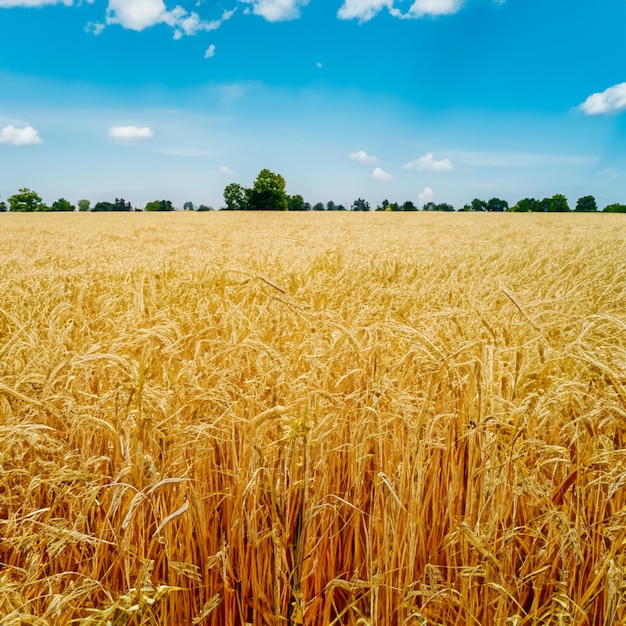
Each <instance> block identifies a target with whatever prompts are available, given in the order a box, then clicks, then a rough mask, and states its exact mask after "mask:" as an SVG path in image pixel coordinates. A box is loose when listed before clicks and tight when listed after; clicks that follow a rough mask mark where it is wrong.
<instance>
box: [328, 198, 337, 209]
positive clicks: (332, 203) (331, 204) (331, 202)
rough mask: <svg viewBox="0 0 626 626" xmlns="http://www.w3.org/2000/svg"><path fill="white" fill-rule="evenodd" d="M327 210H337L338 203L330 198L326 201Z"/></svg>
mask: <svg viewBox="0 0 626 626" xmlns="http://www.w3.org/2000/svg"><path fill="white" fill-rule="evenodd" d="M326 210H327V211H336V210H337V205H336V204H335V203H334V202H333V201H332V200H329V201H328V202H327V203H326Z"/></svg>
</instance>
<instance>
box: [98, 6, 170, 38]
mask: <svg viewBox="0 0 626 626" xmlns="http://www.w3.org/2000/svg"><path fill="white" fill-rule="evenodd" d="M166 14H167V9H166V7H165V3H164V2H163V0H109V6H108V8H107V18H106V19H107V24H119V25H120V26H122V27H124V28H128V29H130V30H137V31H140V30H144V28H148V27H149V26H154V25H155V24H160V23H162V22H164V21H165V18H166Z"/></svg>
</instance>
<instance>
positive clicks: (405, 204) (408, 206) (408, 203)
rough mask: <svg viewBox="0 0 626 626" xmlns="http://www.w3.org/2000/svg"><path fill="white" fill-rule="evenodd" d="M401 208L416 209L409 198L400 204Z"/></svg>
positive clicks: (405, 209)
mask: <svg viewBox="0 0 626 626" xmlns="http://www.w3.org/2000/svg"><path fill="white" fill-rule="evenodd" d="M402 210H403V211H417V207H416V206H415V204H414V203H413V202H411V201H410V200H407V201H406V202H405V203H404V204H403V205H402Z"/></svg>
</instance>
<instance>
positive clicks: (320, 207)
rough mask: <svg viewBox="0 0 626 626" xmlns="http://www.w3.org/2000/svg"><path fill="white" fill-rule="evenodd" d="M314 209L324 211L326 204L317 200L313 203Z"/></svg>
mask: <svg viewBox="0 0 626 626" xmlns="http://www.w3.org/2000/svg"><path fill="white" fill-rule="evenodd" d="M312 210H313V211H324V210H325V207H324V204H323V203H322V202H316V203H315V204H314V205H313V209H312Z"/></svg>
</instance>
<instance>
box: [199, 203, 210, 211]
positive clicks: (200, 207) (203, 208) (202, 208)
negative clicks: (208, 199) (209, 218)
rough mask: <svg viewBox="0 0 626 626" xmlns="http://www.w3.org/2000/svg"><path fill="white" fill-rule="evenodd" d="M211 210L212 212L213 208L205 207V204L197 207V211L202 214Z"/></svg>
mask: <svg viewBox="0 0 626 626" xmlns="http://www.w3.org/2000/svg"><path fill="white" fill-rule="evenodd" d="M212 210H213V207H210V206H207V205H206V204H201V205H200V206H199V207H198V211H202V212H204V211H212Z"/></svg>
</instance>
